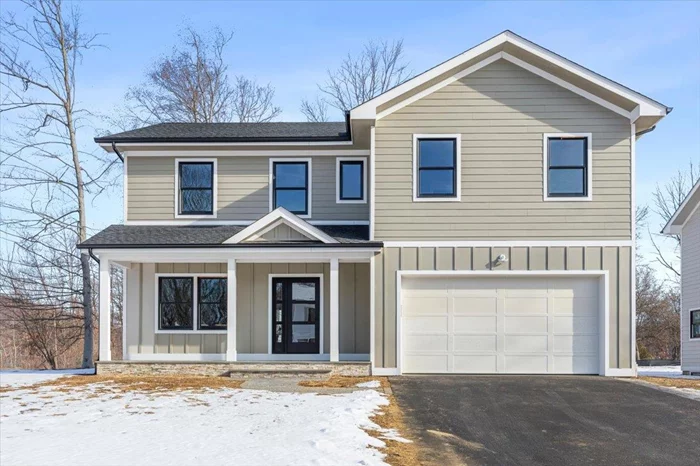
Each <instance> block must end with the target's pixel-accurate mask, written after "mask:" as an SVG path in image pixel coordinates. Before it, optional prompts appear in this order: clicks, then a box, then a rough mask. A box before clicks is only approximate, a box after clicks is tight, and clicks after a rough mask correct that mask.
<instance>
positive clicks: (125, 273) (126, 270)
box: [120, 267, 140, 359]
mask: <svg viewBox="0 0 700 466" xmlns="http://www.w3.org/2000/svg"><path fill="white" fill-rule="evenodd" d="M120 268H121V269H122V359H126V353H127V352H128V351H127V350H128V348H127V347H126V305H127V302H128V301H127V293H128V292H129V287H128V286H127V285H128V281H127V280H128V274H129V268H127V267H120ZM131 273H133V272H131ZM139 278H140V277H139Z"/></svg>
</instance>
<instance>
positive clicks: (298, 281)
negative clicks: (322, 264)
mask: <svg viewBox="0 0 700 466" xmlns="http://www.w3.org/2000/svg"><path fill="white" fill-rule="evenodd" d="M320 296H321V290H320V289H319V279H318V278H306V277H299V278H273V279H272V300H271V302H272V310H271V311H272V329H270V330H271V332H272V352H273V353H278V354H280V353H281V354H284V353H297V354H299V353H316V354H318V352H319V338H320V315H321V308H320V301H321V299H320Z"/></svg>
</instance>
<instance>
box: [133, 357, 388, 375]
mask: <svg viewBox="0 0 700 466" xmlns="http://www.w3.org/2000/svg"><path fill="white" fill-rule="evenodd" d="M124 360H125V361H136V362H211V361H222V362H223V361H226V355H225V354H224V353H148V354H147V353H134V354H130V355H128V357H126V358H125V359H124ZM266 361H270V362H272V361H280V362H282V361H290V362H292V361H299V362H330V355H329V354H328V353H323V354H266V353H240V354H238V359H237V361H235V362H233V364H237V365H238V364H240V363H242V362H266ZM340 361H343V362H358V363H365V362H368V361H369V355H368V354H366V353H340ZM374 375H377V374H374Z"/></svg>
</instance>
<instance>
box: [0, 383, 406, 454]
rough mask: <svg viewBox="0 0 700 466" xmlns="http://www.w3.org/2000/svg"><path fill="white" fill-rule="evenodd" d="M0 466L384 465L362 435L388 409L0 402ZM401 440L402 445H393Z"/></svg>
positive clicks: (124, 398)
mask: <svg viewBox="0 0 700 466" xmlns="http://www.w3.org/2000/svg"><path fill="white" fill-rule="evenodd" d="M0 402H1V403H2V417H0V444H2V449H1V451H0V464H2V465H3V466H9V465H15V464H52V465H71V466H80V465H90V466H99V465H113V464H149V465H153V466H156V465H171V464H173V461H175V462H177V463H178V464H188V465H220V464H221V465H223V464H246V465H265V466H267V465H270V464H286V465H332V464H362V465H368V466H372V465H383V464H385V463H384V461H383V459H384V454H383V453H381V452H380V451H379V450H377V448H379V447H382V446H384V442H383V441H382V440H380V439H377V438H374V437H372V436H370V435H369V434H368V433H367V432H366V431H365V430H363V429H370V430H379V431H380V432H381V434H382V435H386V436H387V438H389V436H391V438H394V437H398V433H396V432H394V431H392V430H386V431H385V430H383V429H380V428H379V426H378V425H377V424H375V423H374V422H372V420H371V416H373V415H375V414H379V413H380V412H381V408H382V407H383V406H386V405H388V404H389V401H388V399H387V397H386V396H384V395H383V394H381V393H379V392H377V391H374V390H359V391H355V392H352V393H344V394H338V395H317V394H313V393H274V392H267V391H258V390H243V389H230V388H224V389H204V390H198V391H181V392H173V391H171V392H157V393H156V392H146V391H144V392H139V391H122V390H120V389H119V388H118V387H114V386H112V385H109V384H98V383H95V384H89V385H86V386H84V387H72V388H71V390H70V391H69V392H63V391H57V390H55V387H40V388H37V389H30V388H21V387H20V388H18V389H16V390H13V391H10V392H5V393H2V394H0ZM398 438H400V437H398Z"/></svg>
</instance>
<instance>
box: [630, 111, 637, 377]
mask: <svg viewBox="0 0 700 466" xmlns="http://www.w3.org/2000/svg"><path fill="white" fill-rule="evenodd" d="M637 108H639V107H637ZM630 127H631V128H630V176H631V180H632V185H631V190H632V191H631V193H630V200H631V204H632V208H631V210H630V223H631V225H632V247H631V253H630V256H631V257H630V263H631V269H630V275H631V276H630V294H629V300H630V311H631V313H632V319H631V321H630V335H631V336H632V338H631V341H630V346H631V347H630V359H631V360H632V368H633V369H634V375H635V376H636V375H637V221H636V220H637V173H636V165H637V164H636V161H637V149H636V146H637V125H635V124H634V122H633V123H632V124H631V125H630Z"/></svg>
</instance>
